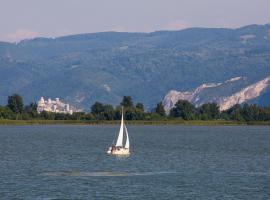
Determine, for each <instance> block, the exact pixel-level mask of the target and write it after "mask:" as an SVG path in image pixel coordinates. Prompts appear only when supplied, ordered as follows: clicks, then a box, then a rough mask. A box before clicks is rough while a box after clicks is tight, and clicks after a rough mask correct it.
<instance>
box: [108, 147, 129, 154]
mask: <svg viewBox="0 0 270 200" xmlns="http://www.w3.org/2000/svg"><path fill="white" fill-rule="evenodd" d="M107 154H110V155H129V154H130V152H129V149H127V148H116V149H114V150H112V148H111V147H110V148H109V149H108V151H107Z"/></svg>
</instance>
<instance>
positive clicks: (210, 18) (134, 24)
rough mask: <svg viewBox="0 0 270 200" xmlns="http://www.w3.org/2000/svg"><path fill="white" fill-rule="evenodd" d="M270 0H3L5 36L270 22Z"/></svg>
mask: <svg viewBox="0 0 270 200" xmlns="http://www.w3.org/2000/svg"><path fill="white" fill-rule="evenodd" d="M269 10H270V0H0V41H9V42H16V41H19V40H22V39H28V38H34V37H59V36H63V35H71V34H79V33H93V32H104V31H118V32H152V31H157V30H181V29H185V28H189V27H226V28H238V27H241V26H245V25H249V24H266V23H270V11H269Z"/></svg>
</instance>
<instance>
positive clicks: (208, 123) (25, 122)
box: [0, 119, 270, 126]
mask: <svg viewBox="0 0 270 200" xmlns="http://www.w3.org/2000/svg"><path fill="white" fill-rule="evenodd" d="M119 123H120V121H79V120H5V119H2V120H0V125H111V124H119ZM126 123H127V124H130V125H198V126H219V125H270V121H267V122H259V121H256V122H239V121H225V120H211V121H202V120H194V121H185V120H151V121H148V120H144V121H143V120H138V121H127V122H126Z"/></svg>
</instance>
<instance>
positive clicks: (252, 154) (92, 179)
mask: <svg viewBox="0 0 270 200" xmlns="http://www.w3.org/2000/svg"><path fill="white" fill-rule="evenodd" d="M118 129H119V126H107V125H106V126H72V125H67V126H0V199H16V198H17V199H46V200H48V199H144V200H145V199H200V200H201V199H207V200H208V199H220V200H223V199H228V200H229V199H230V200H232V199H245V200H246V199H250V200H254V199H256V200H259V199H270V127H267V126H261V127H259V126H128V130H129V134H130V143H131V155H130V156H129V157H112V156H108V155H106V150H107V148H108V147H109V145H110V144H111V142H112V140H113V138H114V137H115V136H116V133H117V132H118Z"/></svg>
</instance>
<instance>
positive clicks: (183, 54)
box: [0, 24, 270, 109]
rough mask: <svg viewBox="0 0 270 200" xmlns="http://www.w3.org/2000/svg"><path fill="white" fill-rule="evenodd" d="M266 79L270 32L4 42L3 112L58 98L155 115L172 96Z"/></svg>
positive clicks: (0, 61) (265, 28) (264, 28)
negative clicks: (142, 108) (141, 108)
mask: <svg viewBox="0 0 270 200" xmlns="http://www.w3.org/2000/svg"><path fill="white" fill-rule="evenodd" d="M268 75H270V24H267V25H251V26H246V27H243V28H239V29H209V28H191V29H186V30H182V31H160V32H153V33H116V32H105V33H93V34H82V35H72V36H66V37H59V38H55V39H50V38H36V39H33V40H25V41H21V42H20V43H17V44H14V43H6V42H0V104H5V103H6V99H7V96H8V95H11V94H12V93H19V94H21V95H22V96H23V97H24V99H25V101H26V103H29V102H31V101H37V100H38V99H39V97H40V96H45V97H46V98H47V97H52V98H55V97H59V98H61V99H63V100H64V101H67V102H69V103H71V104H72V105H75V106H77V107H82V108H85V109H89V108H90V105H91V104H92V103H93V102H94V101H101V102H104V103H111V104H117V103H119V102H120V100H121V98H122V96H123V95H131V96H132V97H134V101H140V102H143V103H145V104H146V107H147V108H151V107H153V106H154V105H155V103H156V102H158V101H160V100H161V99H162V98H163V97H164V96H165V95H166V94H167V92H168V91H170V90H177V91H187V90H192V89H194V88H196V87H197V86H198V85H201V84H203V83H220V82H225V81H226V80H228V79H231V78H232V77H245V78H246V79H245V81H243V82H241V84H239V86H237V87H235V88H234V89H230V88H229V87H228V88H223V91H226V90H228V93H231V91H230V90H235V91H240V90H241V89H242V88H244V87H245V86H247V85H251V84H253V83H255V82H257V81H260V80H262V79H264V78H265V77H267V76H268ZM215 94H216V95H219V93H218V92H217V93H215ZM267 98H268V99H269V95H268V96H267V94H265V95H264V96H263V97H258V98H257V100H256V101H257V102H265V101H267V100H265V99H267Z"/></svg>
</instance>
